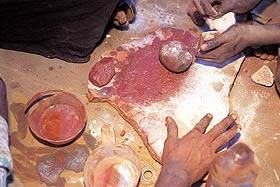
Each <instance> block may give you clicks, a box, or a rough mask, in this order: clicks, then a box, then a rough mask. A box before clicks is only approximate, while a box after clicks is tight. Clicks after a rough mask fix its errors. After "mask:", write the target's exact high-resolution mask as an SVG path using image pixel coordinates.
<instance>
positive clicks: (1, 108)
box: [0, 77, 12, 187]
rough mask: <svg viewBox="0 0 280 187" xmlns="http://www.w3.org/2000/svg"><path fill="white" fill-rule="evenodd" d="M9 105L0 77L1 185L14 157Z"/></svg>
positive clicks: (3, 183) (4, 184)
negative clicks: (11, 150)
mask: <svg viewBox="0 0 280 187" xmlns="http://www.w3.org/2000/svg"><path fill="white" fill-rule="evenodd" d="M7 120H8V105H7V94H6V86H5V83H4V81H3V80H2V79H1V77H0V186H3V187H4V186H6V180H7V176H8V175H9V174H10V172H11V170H12V157H11V152H10V149H9V128H8V124H7Z"/></svg>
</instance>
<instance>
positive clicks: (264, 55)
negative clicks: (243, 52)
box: [254, 45, 277, 61]
mask: <svg viewBox="0 0 280 187" xmlns="http://www.w3.org/2000/svg"><path fill="white" fill-rule="evenodd" d="M254 54H255V56H256V57H259V58H260V59H262V60H269V61H271V60H274V59H275V58H276V56H277V47H276V46H274V45H269V46H264V47H261V48H258V49H255V52H254Z"/></svg>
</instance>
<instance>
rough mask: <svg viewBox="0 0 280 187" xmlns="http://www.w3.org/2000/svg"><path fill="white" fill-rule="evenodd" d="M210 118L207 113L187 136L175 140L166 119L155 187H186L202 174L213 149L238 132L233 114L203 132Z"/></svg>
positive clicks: (173, 128) (174, 130)
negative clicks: (165, 135)
mask: <svg viewBox="0 0 280 187" xmlns="http://www.w3.org/2000/svg"><path fill="white" fill-rule="evenodd" d="M211 119H212V115H211V114H207V115H205V116H204V117H203V118H202V119H201V120H200V121H199V122H198V123H197V124H196V126H195V127H194V128H193V129H192V130H191V131H190V132H189V133H187V134H186V135H185V136H183V137H182V138H178V127H177V125H176V122H175V121H174V119H172V118H171V117H167V118H166V126H167V139H166V140H165V144H164V150H163V155H162V169H161V173H160V175H159V178H158V180H157V183H156V187H161V186H177V187H180V186H184V187H185V186H190V185H191V184H192V183H194V182H196V181H198V180H199V179H200V178H201V177H202V176H203V175H204V174H206V172H207V171H208V169H209V166H210V163H211V162H212V161H213V159H214V157H215V155H216V152H217V149H218V148H220V147H221V146H222V145H224V144H225V143H226V142H228V141H229V140H231V139H232V138H233V137H234V136H235V135H236V134H237V133H238V127H237V125H236V123H235V120H236V116H235V115H230V116H228V117H226V118H225V119H223V120H222V121H221V122H220V123H218V124H217V125H216V126H215V127H213V128H212V129H211V130H210V131H208V132H207V133H205V131H206V129H207V127H208V126H209V124H210V122H211ZM231 125H232V127H231V128H230V129H229V130H227V129H228V128H229V127H230V126H231Z"/></svg>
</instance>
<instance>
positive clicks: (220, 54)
mask: <svg viewBox="0 0 280 187" xmlns="http://www.w3.org/2000/svg"><path fill="white" fill-rule="evenodd" d="M251 32H252V29H250V26H249V25H245V24H235V25H232V26H231V27H230V28H228V29H227V30H226V31H225V32H223V33H222V34H221V35H219V36H217V37H215V38H213V39H210V40H208V41H205V42H203V43H202V44H201V45H200V51H199V52H198V54H197V58H198V59H203V60H208V61H212V62H216V63H223V62H224V61H226V60H228V59H229V58H231V57H232V56H234V55H236V54H237V53H239V52H241V51H242V50H243V49H245V48H246V47H248V46H250V43H251V40H252V39H251V37H252V36H254V34H253V33H251Z"/></svg>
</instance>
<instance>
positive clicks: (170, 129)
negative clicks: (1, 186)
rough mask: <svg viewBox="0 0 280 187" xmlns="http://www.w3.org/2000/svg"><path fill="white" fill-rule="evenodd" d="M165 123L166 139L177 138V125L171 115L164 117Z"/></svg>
mask: <svg viewBox="0 0 280 187" xmlns="http://www.w3.org/2000/svg"><path fill="white" fill-rule="evenodd" d="M165 124H166V127H167V139H169V140H176V139H177V138H178V126H177V124H176V122H175V120H174V119H173V118H172V117H169V116H168V117H166V118H165Z"/></svg>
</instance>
